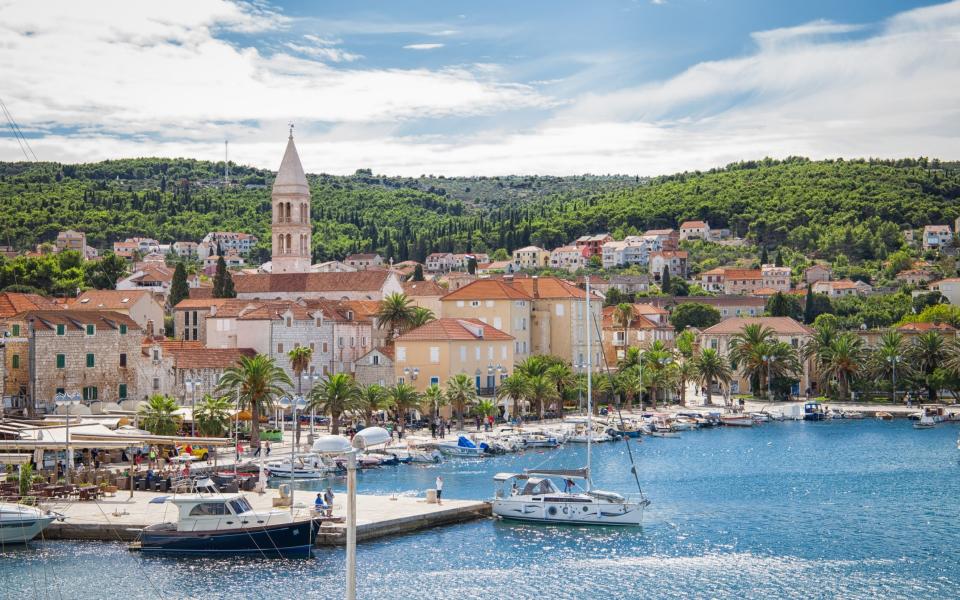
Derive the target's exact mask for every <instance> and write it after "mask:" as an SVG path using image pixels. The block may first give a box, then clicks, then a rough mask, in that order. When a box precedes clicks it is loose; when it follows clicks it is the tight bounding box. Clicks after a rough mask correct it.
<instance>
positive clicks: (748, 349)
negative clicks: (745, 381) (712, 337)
mask: <svg viewBox="0 0 960 600" xmlns="http://www.w3.org/2000/svg"><path fill="white" fill-rule="evenodd" d="M775 339H776V338H775V334H774V331H773V329H771V328H770V327H766V326H764V325H761V324H760V323H750V324H749V325H746V326H744V328H743V329H742V330H741V331H739V332H737V333H735V334H733V336H732V337H731V338H730V360H731V361H732V362H733V364H734V365H736V366H738V367H742V368H743V370H744V373H746V375H747V376H748V377H749V378H750V387H751V388H752V389H753V392H754V394H757V393H758V392H760V389H761V383H762V382H763V378H764V376H765V374H766V366H767V365H766V362H765V361H764V360H763V357H764V356H767V353H766V350H768V349H770V344H771V343H772V342H773V341H774V340H775Z"/></svg>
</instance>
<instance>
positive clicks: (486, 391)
mask: <svg viewBox="0 0 960 600" xmlns="http://www.w3.org/2000/svg"><path fill="white" fill-rule="evenodd" d="M495 393H496V388H492V387H482V388H477V395H478V396H485V397H490V396H493V395H494V394H495Z"/></svg>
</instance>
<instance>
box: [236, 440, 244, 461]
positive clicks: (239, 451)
mask: <svg viewBox="0 0 960 600" xmlns="http://www.w3.org/2000/svg"><path fill="white" fill-rule="evenodd" d="M241 454H243V442H241V441H240V440H237V460H238V461H239V460H240V455H241Z"/></svg>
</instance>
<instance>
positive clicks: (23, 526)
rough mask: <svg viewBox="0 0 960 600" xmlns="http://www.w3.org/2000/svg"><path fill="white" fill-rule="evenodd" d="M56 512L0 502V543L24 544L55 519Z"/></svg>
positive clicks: (58, 517) (56, 516) (56, 517)
mask: <svg viewBox="0 0 960 600" xmlns="http://www.w3.org/2000/svg"><path fill="white" fill-rule="evenodd" d="M58 519H59V520H62V519H63V517H62V516H61V515H59V514H57V513H54V512H50V511H44V510H40V509H39V508H34V507H32V506H26V505H24V504H14V503H10V502H3V503H0V544H25V543H27V542H29V541H30V540H32V539H33V538H35V537H37V535H39V534H40V532H41V531H43V530H44V529H46V528H47V527H48V526H49V525H50V524H51V523H53V522H54V521H56V520H58Z"/></svg>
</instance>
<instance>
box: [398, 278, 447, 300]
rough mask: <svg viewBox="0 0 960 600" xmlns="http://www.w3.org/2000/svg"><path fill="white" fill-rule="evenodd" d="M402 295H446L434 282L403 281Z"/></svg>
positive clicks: (445, 291)
mask: <svg viewBox="0 0 960 600" xmlns="http://www.w3.org/2000/svg"><path fill="white" fill-rule="evenodd" d="M403 293H404V294H406V295H407V296H411V297H417V296H442V295H444V294H446V293H447V290H445V289H443V288H442V287H441V286H440V284H439V283H437V282H436V281H405V282H404V283H403Z"/></svg>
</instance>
